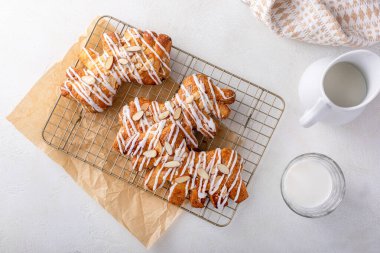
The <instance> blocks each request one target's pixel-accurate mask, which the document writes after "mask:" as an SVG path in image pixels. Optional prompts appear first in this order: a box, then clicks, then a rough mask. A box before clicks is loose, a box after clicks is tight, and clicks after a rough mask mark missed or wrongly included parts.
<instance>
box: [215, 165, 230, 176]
mask: <svg viewBox="0 0 380 253" xmlns="http://www.w3.org/2000/svg"><path fill="white" fill-rule="evenodd" d="M216 167H217V168H218V170H219V171H220V172H222V173H223V174H229V173H230V170H229V169H228V167H227V166H226V165H224V164H221V163H219V164H218V165H216Z"/></svg>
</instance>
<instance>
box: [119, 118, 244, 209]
mask: <svg viewBox="0 0 380 253" xmlns="http://www.w3.org/2000/svg"><path fill="white" fill-rule="evenodd" d="M188 131H191V130H190V129H188ZM122 145H123V146H124V148H125V151H126V154H127V155H129V156H131V158H132V169H133V170H138V171H141V170H147V171H146V173H145V179H144V186H145V187H146V188H148V189H150V190H152V191H155V190H157V189H159V188H161V187H163V186H164V185H165V184H166V183H169V184H170V190H169V195H168V200H169V202H170V203H173V204H175V205H182V203H183V202H184V201H185V199H186V198H187V197H188V196H189V199H190V203H191V205H192V206H193V207H198V208H201V207H204V204H205V201H206V198H207V196H209V198H210V201H211V203H212V204H213V205H214V206H215V207H216V208H223V207H224V206H226V205H227V204H228V199H232V200H233V201H235V202H236V203H240V202H242V201H244V200H245V199H247V198H248V192H247V189H246V185H245V183H244V182H243V180H242V177H241V171H242V167H243V160H242V158H241V157H240V155H238V154H237V153H236V152H235V151H234V150H231V149H226V148H223V149H220V148H217V149H215V150H212V151H206V152H205V151H202V152H196V151H190V150H189V149H188V147H187V143H186V133H185V131H183V130H182V129H181V127H180V126H179V125H178V124H175V123H172V121H171V120H170V119H167V120H162V121H160V122H158V123H155V124H153V125H151V126H150V127H148V128H147V130H146V131H145V132H144V133H139V132H136V133H135V134H134V135H132V136H130V137H129V138H128V139H127V140H125V141H124V142H123V143H122Z"/></svg>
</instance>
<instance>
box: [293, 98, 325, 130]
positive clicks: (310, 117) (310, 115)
mask: <svg viewBox="0 0 380 253" xmlns="http://www.w3.org/2000/svg"><path fill="white" fill-rule="evenodd" d="M328 108H329V106H328V105H327V103H326V102H325V101H324V99H323V98H319V99H318V101H317V103H315V105H314V106H313V107H312V108H310V109H309V110H307V111H306V112H305V113H304V114H303V115H302V117H301V119H300V124H301V125H302V126H303V127H311V126H312V125H314V124H315V123H316V122H317V121H318V120H320V118H321V116H322V115H323V114H324V113H325V112H326V110H327V109H328Z"/></svg>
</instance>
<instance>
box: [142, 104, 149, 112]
mask: <svg viewBox="0 0 380 253" xmlns="http://www.w3.org/2000/svg"><path fill="white" fill-rule="evenodd" d="M148 107H149V103H145V104H143V105H142V106H141V110H142V111H144V112H145V111H146V110H148Z"/></svg>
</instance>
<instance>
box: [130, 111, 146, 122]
mask: <svg viewBox="0 0 380 253" xmlns="http://www.w3.org/2000/svg"><path fill="white" fill-rule="evenodd" d="M143 115H144V111H138V112H136V113H135V114H133V116H132V119H133V120H134V121H138V120H139V119H141V117H142V116H143Z"/></svg>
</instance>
